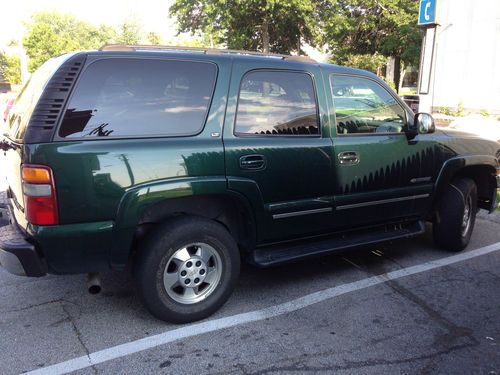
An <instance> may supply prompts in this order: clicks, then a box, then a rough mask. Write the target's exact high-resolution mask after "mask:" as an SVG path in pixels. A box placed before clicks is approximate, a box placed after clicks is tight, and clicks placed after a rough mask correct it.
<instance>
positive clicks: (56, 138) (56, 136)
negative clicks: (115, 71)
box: [52, 55, 219, 142]
mask: <svg viewBox="0 0 500 375" xmlns="http://www.w3.org/2000/svg"><path fill="white" fill-rule="evenodd" d="M92 57H94V59H92V60H91V58H92ZM89 60H90V62H89ZM103 60H155V61H176V62H194V63H200V64H210V65H213V66H214V67H215V74H214V80H213V83H212V88H211V96H210V101H209V102H208V106H207V109H206V111H205V116H204V118H203V122H202V124H201V126H200V129H199V130H198V131H197V132H195V133H185V134H175V135H172V134H155V135H152V134H149V135H124V136H113V135H110V136H106V137H72V138H68V137H61V136H60V135H59V130H60V128H61V126H62V123H63V121H64V118H65V115H66V110H67V109H68V106H69V104H70V102H71V99H72V98H73V96H74V95H75V93H76V91H77V89H78V86H79V84H80V81H81V80H82V77H83V75H84V74H85V72H86V71H87V69H88V68H89V67H90V66H91V65H93V64H94V63H96V62H99V61H103ZM218 77H219V66H218V65H217V63H215V62H214V61H206V60H196V59H183V58H175V57H164V56H161V57H156V56H112V55H107V56H91V55H88V56H87V63H86V64H85V66H84V67H83V68H82V71H81V72H80V74H79V76H78V79H77V81H76V82H75V84H74V86H73V89H72V90H71V92H70V93H69V95H68V98H67V100H66V103H65V105H64V108H63V110H62V111H63V116H61V118H60V119H59V121H58V123H57V126H56V127H55V128H56V131H55V132H54V136H53V137H52V141H59V142H73V141H105V140H110V139H115V140H118V139H148V138H187V137H196V136H198V135H200V134H201V133H203V131H204V130H205V126H206V124H207V120H208V117H209V115H210V110H211V108H212V102H213V99H214V94H215V90H216V87H217V81H218Z"/></svg>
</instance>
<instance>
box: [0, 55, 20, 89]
mask: <svg viewBox="0 0 500 375" xmlns="http://www.w3.org/2000/svg"><path fill="white" fill-rule="evenodd" d="M0 74H1V75H2V76H3V78H4V80H5V81H6V82H9V83H11V84H13V85H18V84H20V83H21V58H20V57H19V56H16V55H1V54H0Z"/></svg>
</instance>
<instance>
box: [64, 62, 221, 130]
mask: <svg viewBox="0 0 500 375" xmlns="http://www.w3.org/2000/svg"><path fill="white" fill-rule="evenodd" d="M216 73H217V69H216V66H215V64H213V63H205V62H192V61H178V60H158V59H118V58H117V59H103V60H98V61H96V62H94V63H92V64H90V65H89V66H88V67H87V69H86V70H85V71H84V72H83V73H82V76H81V78H80V80H79V82H78V83H77V86H76V88H75V92H74V94H73V95H72V97H71V98H70V101H69V104H68V106H67V109H66V113H65V115H64V119H63V122H62V124H61V127H60V129H59V136H60V137H65V138H82V137H86V138H89V137H92V138H94V137H108V136H109V137H132V136H182V135H193V134H197V133H199V132H200V131H201V129H202V128H203V125H204V123H205V118H206V116H207V112H208V108H209V104H210V101H211V97H212V93H213V89H214V85H215V78H216Z"/></svg>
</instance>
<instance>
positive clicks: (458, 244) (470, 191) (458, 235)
mask: <svg viewBox="0 0 500 375" xmlns="http://www.w3.org/2000/svg"><path fill="white" fill-rule="evenodd" d="M476 212H477V187H476V184H475V183H474V181H473V180H471V179H470V178H459V179H456V180H454V181H453V182H452V183H450V184H449V185H448V187H447V189H446V191H445V192H444V194H443V195H442V197H441V201H440V202H439V203H438V212H437V213H438V218H437V221H436V222H435V223H434V225H433V235H434V241H435V242H436V244H437V245H438V246H440V247H442V248H444V249H447V250H451V251H460V250H463V249H464V248H465V247H466V246H467V245H468V244H469V241H470V237H471V235H472V230H473V229H474V223H475V220H476Z"/></svg>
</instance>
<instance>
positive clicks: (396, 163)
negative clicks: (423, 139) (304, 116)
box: [329, 74, 431, 227]
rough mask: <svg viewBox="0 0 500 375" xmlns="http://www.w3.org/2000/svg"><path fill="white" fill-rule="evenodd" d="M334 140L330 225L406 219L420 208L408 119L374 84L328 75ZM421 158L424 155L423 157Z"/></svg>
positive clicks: (425, 194) (421, 185)
mask: <svg viewBox="0 0 500 375" xmlns="http://www.w3.org/2000/svg"><path fill="white" fill-rule="evenodd" d="M329 79H330V89H331V93H332V99H333V106H334V113H335V120H336V135H335V136H334V137H333V153H334V158H335V166H336V168H335V172H336V176H335V206H336V209H335V223H336V226H337V227H352V226H360V225H365V224H366V225H370V224H376V223H382V222H389V221H393V220H399V219H402V218H407V217H409V216H411V215H412V213H413V212H414V211H415V210H414V208H415V204H419V202H423V203H426V202H427V200H428V199H429V196H430V194H429V193H430V187H431V185H430V178H428V177H425V176H421V171H422V168H421V159H423V156H424V154H423V150H421V147H420V145H419V144H418V143H417V142H409V141H408V139H407V137H406V134H405V133H404V130H405V127H406V126H407V117H408V116H410V114H408V113H407V112H406V110H405V108H404V107H403V106H402V105H401V104H400V103H399V101H398V100H397V99H396V97H395V96H394V95H393V93H391V92H390V91H389V90H387V89H386V88H385V87H384V86H383V85H381V84H380V83H379V82H377V80H375V79H371V78H369V77H365V76H356V75H344V74H332V75H330V77H329ZM424 153H425V152H424Z"/></svg>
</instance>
